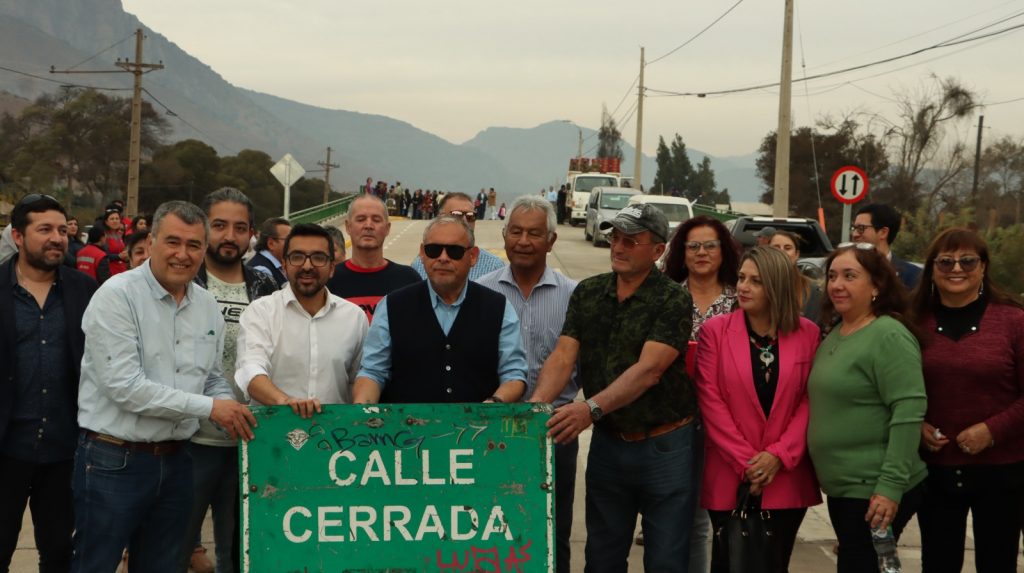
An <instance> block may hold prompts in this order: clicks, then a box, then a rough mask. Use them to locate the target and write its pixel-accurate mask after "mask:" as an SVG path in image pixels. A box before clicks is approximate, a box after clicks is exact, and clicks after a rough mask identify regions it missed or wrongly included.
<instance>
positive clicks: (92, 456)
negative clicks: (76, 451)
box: [85, 441, 129, 473]
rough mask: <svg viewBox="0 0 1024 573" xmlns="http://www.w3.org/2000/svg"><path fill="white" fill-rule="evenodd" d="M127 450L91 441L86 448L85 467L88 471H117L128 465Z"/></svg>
mask: <svg viewBox="0 0 1024 573" xmlns="http://www.w3.org/2000/svg"><path fill="white" fill-rule="evenodd" d="M128 454H129V452H128V450H126V449H125V448H121V447H118V446H115V445H112V444H111V445H107V444H102V443H97V442H96V441H93V442H92V443H91V444H89V447H88V448H87V453H86V458H85V467H86V469H87V470H88V471H100V472H108V473H109V472H119V471H122V470H124V469H125V468H126V467H128Z"/></svg>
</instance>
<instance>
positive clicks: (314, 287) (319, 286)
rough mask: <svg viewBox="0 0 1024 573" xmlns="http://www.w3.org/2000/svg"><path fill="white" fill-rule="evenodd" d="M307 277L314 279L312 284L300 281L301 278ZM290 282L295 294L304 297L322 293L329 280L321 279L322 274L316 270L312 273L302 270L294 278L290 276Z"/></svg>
mask: <svg viewBox="0 0 1024 573" xmlns="http://www.w3.org/2000/svg"><path fill="white" fill-rule="evenodd" d="M306 277H310V278H312V279H313V283H312V284H311V285H304V284H302V283H301V282H300V281H299V279H302V278H306ZM288 284H289V286H291V288H293V289H294V291H295V294H297V295H301V296H304V297H311V296H315V295H317V294H318V293H320V291H322V290H323V289H324V286H325V285H326V284H327V281H324V280H321V279H320V274H319V273H317V272H316V271H313V272H312V273H309V274H306V273H301V272H300V273H298V274H296V275H295V278H294V279H293V278H291V277H288Z"/></svg>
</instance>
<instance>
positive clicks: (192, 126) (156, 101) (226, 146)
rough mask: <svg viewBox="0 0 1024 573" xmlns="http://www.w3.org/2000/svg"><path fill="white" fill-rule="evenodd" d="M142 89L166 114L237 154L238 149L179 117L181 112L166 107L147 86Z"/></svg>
mask: <svg viewBox="0 0 1024 573" xmlns="http://www.w3.org/2000/svg"><path fill="white" fill-rule="evenodd" d="M142 91H143V93H145V94H146V95H147V96H149V97H150V99H152V100H153V101H154V102H155V103H156V104H157V105H159V106H160V107H162V108H164V110H165V111H166V112H167V115H169V116H171V117H173V118H175V119H177V120H178V121H180V122H181V123H184V124H185V125H187V126H188V127H191V128H192V130H193V131H195V132H196V133H198V134H199V135H202V136H203V137H205V138H206V139H208V140H209V141H212V142H213V143H216V144H217V145H220V146H221V147H223V148H224V149H227V150H228V151H231V152H232V153H234V154H235V155H237V154H238V150H236V149H234V148H233V147H231V146H230V145H224V143H223V142H220V141H218V140H216V139H214V138H213V137H210V135H209V134H207V133H206V132H204V131H203V130H201V129H199V128H198V127H196V126H194V125H192V123H190V122H189V121H188V120H187V119H185V118H184V117H181V114H179V113H177V112H175V111H174V110H172V109H171V108H169V107H167V105H166V104H165V103H164V102H162V101H160V100H159V99H157V97H156V96H155V95H153V93H152V92H150V91H149V90H148V89H147V88H142Z"/></svg>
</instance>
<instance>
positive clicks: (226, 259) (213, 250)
mask: <svg viewBox="0 0 1024 573" xmlns="http://www.w3.org/2000/svg"><path fill="white" fill-rule="evenodd" d="M226 245H231V246H233V247H235V254H233V255H226V254H222V253H221V249H222V248H223V247H224V246H226ZM247 246H248V245H247ZM206 254H207V255H209V256H210V258H211V259H213V260H214V261H216V262H217V264H220V265H233V264H235V263H237V262H238V261H241V260H242V257H243V256H245V249H243V248H241V247H239V246H238V245H236V244H235V243H232V242H229V241H224V242H223V243H220V244H219V245H217V246H214V245H210V246H209V247H207V248H206Z"/></svg>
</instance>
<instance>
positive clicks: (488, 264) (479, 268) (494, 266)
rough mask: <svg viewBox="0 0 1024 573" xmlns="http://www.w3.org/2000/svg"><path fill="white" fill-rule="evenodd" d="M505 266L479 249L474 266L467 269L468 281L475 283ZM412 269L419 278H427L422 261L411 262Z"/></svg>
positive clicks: (495, 257)
mask: <svg viewBox="0 0 1024 573" xmlns="http://www.w3.org/2000/svg"><path fill="white" fill-rule="evenodd" d="M507 266H508V265H506V264H505V261H503V260H501V257H499V256H497V255H495V254H494V253H492V252H490V251H488V250H487V249H480V256H479V257H477V258H476V264H475V265H473V267H472V268H470V269H469V280H471V281H474V282H477V281H478V280H479V279H480V277H482V276H484V275H486V274H487V273H491V272H494V271H496V270H498V269H503V268H505V267H507ZM412 268H413V269H414V270H415V271H416V272H418V273H419V274H420V278H422V279H425V278H427V269H426V268H424V266H423V261H422V260H420V258H419V257H416V258H415V259H413V260H412Z"/></svg>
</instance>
